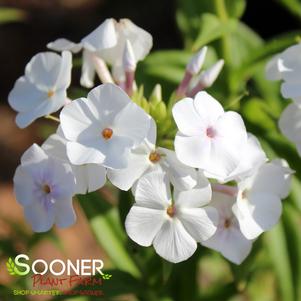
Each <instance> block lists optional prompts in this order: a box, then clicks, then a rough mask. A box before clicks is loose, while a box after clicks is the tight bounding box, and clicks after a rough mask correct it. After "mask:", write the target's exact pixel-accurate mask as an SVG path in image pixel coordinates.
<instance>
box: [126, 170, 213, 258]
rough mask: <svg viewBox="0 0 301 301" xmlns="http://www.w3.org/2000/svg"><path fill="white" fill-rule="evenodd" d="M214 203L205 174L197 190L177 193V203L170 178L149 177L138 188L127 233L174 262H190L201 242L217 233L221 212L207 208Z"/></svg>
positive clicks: (162, 175) (160, 174) (154, 174)
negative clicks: (189, 259) (218, 214)
mask: <svg viewBox="0 0 301 301" xmlns="http://www.w3.org/2000/svg"><path fill="white" fill-rule="evenodd" d="M210 199H211V188H210V184H209V182H208V180H207V179H206V178H205V177H204V176H203V175H202V174H201V173H199V182H198V184H197V186H196V187H195V188H194V189H193V190H186V191H177V190H175V192H174V202H173V201H172V199H171V193H170V186H169V182H168V179H167V176H166V175H165V174H164V173H162V172H159V171H158V170H157V171H154V172H151V173H148V174H147V175H145V176H144V177H143V178H141V180H140V181H139V182H138V184H137V188H136V191H135V200H136V203H135V204H134V206H133V207H132V208H131V210H130V212H129V214H128V216H127V218H126V222H125V227H126V231H127V233H128V235H129V237H130V238H131V239H132V240H133V241H135V242H136V243H138V244H139V245H141V246H150V245H152V244H153V245H154V248H155V250H156V252H157V253H158V254H159V255H160V256H161V257H163V258H164V259H166V260H168V261H170V262H173V263H177V262H180V261H183V260H186V259H188V258H189V257H190V256H192V254H193V253H194V252H195V250H196V248H197V242H200V241H204V240H206V239H208V238H210V237H211V236H212V235H213V234H214V232H215V231H216V226H215V224H216V221H217V212H216V210H215V209H214V208H211V207H207V206H206V205H207V204H208V203H209V201H210ZM204 206H205V207H204Z"/></svg>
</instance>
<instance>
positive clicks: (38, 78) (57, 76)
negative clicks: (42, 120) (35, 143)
mask: <svg viewBox="0 0 301 301" xmlns="http://www.w3.org/2000/svg"><path fill="white" fill-rule="evenodd" d="M71 68H72V56H71V53H70V52H68V51H64V52H63V53H62V56H60V55H58V54H56V53H52V52H42V53H38V54H37V55H35V56H34V57H33V58H32V59H31V60H30V62H29V63H28V64H27V65H26V68H25V75H24V76H22V77H20V78H19V79H18V80H17V81H16V83H15V85H14V87H13V89H12V91H11V92H10V94H9V96H8V102H9V104H10V105H11V107H12V108H13V109H15V110H16V111H17V112H18V114H17V117H16V123H17V125H18V126H19V127H20V128H25V127H26V126H28V125H29V124H31V123H32V122H33V121H34V120H36V119H37V118H39V117H42V116H45V115H48V114H50V113H53V112H56V111H58V110H59V109H60V108H61V107H63V106H64V104H66V103H67V93H66V89H67V88H68V87H69V85H70V81H71Z"/></svg>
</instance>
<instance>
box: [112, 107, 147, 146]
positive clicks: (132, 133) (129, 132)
mask: <svg viewBox="0 0 301 301" xmlns="http://www.w3.org/2000/svg"><path fill="white" fill-rule="evenodd" d="M150 119H151V118H150V116H149V115H148V114H146V113H145V111H144V110H143V109H142V108H140V107H139V106H137V105H136V104H135V103H130V104H128V105H127V106H126V107H125V108H124V109H123V110H122V111H121V112H120V113H119V114H118V115H117V116H116V118H115V119H114V122H113V126H114V129H115V130H116V134H117V135H118V136H125V137H130V138H131V139H132V141H133V147H136V146H138V145H139V144H141V142H142V141H143V140H144V139H145V138H146V136H147V133H148V130H149V127H150Z"/></svg>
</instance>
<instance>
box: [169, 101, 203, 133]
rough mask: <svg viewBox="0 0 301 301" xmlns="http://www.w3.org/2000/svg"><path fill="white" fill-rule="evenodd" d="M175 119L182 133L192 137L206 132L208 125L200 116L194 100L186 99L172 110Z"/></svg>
mask: <svg viewBox="0 0 301 301" xmlns="http://www.w3.org/2000/svg"><path fill="white" fill-rule="evenodd" d="M172 114H173V118H174V120H175V122H176V124H177V127H178V129H179V130H180V132H181V133H183V134H185V135H188V136H192V135H197V134H199V133H201V132H202V131H204V129H205V128H206V126H207V124H206V122H204V121H203V120H202V119H201V118H200V116H199V115H198V113H197V111H196V109H195V107H194V104H193V99H192V98H184V99H182V100H180V101H179V102H177V103H176V104H175V105H174V106H173V109H172Z"/></svg>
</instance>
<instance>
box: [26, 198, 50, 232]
mask: <svg viewBox="0 0 301 301" xmlns="http://www.w3.org/2000/svg"><path fill="white" fill-rule="evenodd" d="M24 214H25V217H26V219H27V221H28V222H29V223H30V224H31V227H32V230H33V231H34V232H46V231H48V230H50V228H51V227H52V226H53V223H54V210H53V209H50V210H48V211H47V210H46V209H45V208H44V207H43V206H42V205H41V204H40V203H39V202H35V203H34V204H32V205H30V206H26V207H24Z"/></svg>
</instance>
